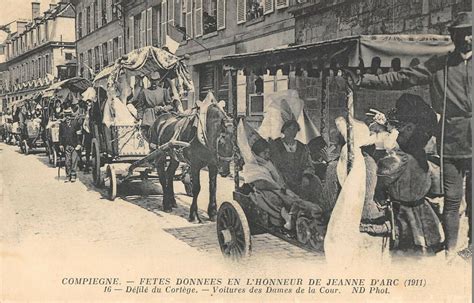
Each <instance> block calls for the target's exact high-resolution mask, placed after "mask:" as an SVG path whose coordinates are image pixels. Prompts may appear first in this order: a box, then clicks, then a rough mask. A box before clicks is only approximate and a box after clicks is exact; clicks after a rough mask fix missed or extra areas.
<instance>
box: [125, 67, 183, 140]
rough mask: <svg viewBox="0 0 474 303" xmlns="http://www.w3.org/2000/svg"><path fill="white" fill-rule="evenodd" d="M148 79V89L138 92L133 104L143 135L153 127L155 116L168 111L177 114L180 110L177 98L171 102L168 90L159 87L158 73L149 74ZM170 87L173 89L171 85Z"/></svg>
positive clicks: (180, 106)
mask: <svg viewBox="0 0 474 303" xmlns="http://www.w3.org/2000/svg"><path fill="white" fill-rule="evenodd" d="M149 78H150V87H149V88H145V89H143V90H142V91H141V92H140V94H139V95H138V97H137V101H136V104H134V105H135V108H136V109H137V115H138V119H139V120H141V126H142V128H143V130H144V133H145V134H147V133H148V129H149V128H150V126H152V125H153V123H154V122H155V120H156V117H157V116H159V115H160V114H162V113H164V112H169V111H176V112H179V111H180V110H181V109H182V105H181V101H180V100H179V99H177V98H174V100H172V99H171V96H170V94H169V92H168V90H167V89H165V88H162V87H160V86H159V82H160V81H159V80H160V78H161V76H160V73H159V72H153V73H151V75H150V77H149ZM170 85H171V88H173V85H172V83H171V84H170ZM173 95H174V94H173ZM172 104H173V105H172Z"/></svg>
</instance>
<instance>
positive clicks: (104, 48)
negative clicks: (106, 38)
mask: <svg viewBox="0 0 474 303" xmlns="http://www.w3.org/2000/svg"><path fill="white" fill-rule="evenodd" d="M102 61H103V64H102V65H103V66H104V67H106V66H108V65H109V51H108V48H107V43H103V44H102Z"/></svg>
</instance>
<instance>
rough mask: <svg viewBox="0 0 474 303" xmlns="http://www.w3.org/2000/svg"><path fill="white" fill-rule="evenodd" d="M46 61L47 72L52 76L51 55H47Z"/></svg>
mask: <svg viewBox="0 0 474 303" xmlns="http://www.w3.org/2000/svg"><path fill="white" fill-rule="evenodd" d="M45 60H46V72H47V73H48V74H51V61H50V60H51V58H50V57H49V55H46V57H45Z"/></svg>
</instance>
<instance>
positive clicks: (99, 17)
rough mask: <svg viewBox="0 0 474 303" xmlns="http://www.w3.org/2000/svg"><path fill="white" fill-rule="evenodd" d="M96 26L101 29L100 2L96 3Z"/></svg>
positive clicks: (100, 0) (99, 0)
mask: <svg viewBox="0 0 474 303" xmlns="http://www.w3.org/2000/svg"><path fill="white" fill-rule="evenodd" d="M96 13H97V26H98V27H99V28H100V27H102V0H98V1H97V12H96Z"/></svg>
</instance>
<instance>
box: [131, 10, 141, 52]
mask: <svg viewBox="0 0 474 303" xmlns="http://www.w3.org/2000/svg"><path fill="white" fill-rule="evenodd" d="M133 19H134V21H133V29H134V30H133V36H134V37H135V39H134V42H133V48H134V49H135V48H138V47H140V46H141V45H142V41H141V37H142V35H141V31H142V28H141V25H142V22H141V21H142V15H141V14H138V15H136V16H135V17H134V18H133Z"/></svg>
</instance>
